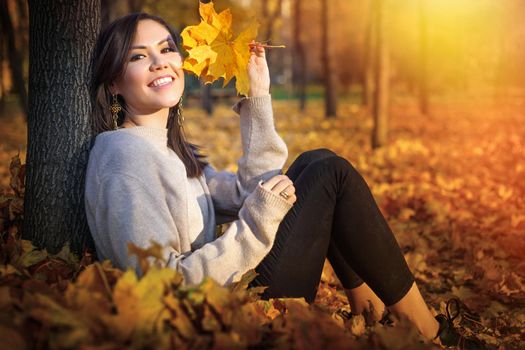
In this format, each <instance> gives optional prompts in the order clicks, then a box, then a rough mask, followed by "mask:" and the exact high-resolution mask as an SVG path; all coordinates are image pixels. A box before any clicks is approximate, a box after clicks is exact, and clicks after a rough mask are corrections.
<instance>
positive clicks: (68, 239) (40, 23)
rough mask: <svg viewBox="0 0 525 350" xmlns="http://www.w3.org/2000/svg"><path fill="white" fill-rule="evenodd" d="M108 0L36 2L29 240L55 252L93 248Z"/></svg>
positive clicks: (32, 5) (32, 7)
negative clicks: (91, 212) (98, 70)
mask: <svg viewBox="0 0 525 350" xmlns="http://www.w3.org/2000/svg"><path fill="white" fill-rule="evenodd" d="M99 28H100V0H82V1H80V0H77V1H71V0H47V1H40V0H29V32H30V36H29V46H30V55H29V62H30V64H29V118H28V152H27V162H26V164H27V165H26V166H27V168H26V169H27V170H26V171H27V172H26V194H25V203H24V228H23V235H22V237H24V238H25V239H29V240H31V241H33V243H34V244H35V245H36V246H38V247H45V248H47V249H48V251H50V252H57V251H59V250H60V249H61V248H62V246H63V245H64V244H66V243H69V244H70V247H71V249H72V250H73V251H74V252H76V253H80V252H82V251H83V250H84V248H86V247H87V248H92V240H91V236H90V234H89V228H88V225H87V221H86V215H85V207H84V182H85V181H84V176H85V168H86V165H87V161H88V156H89V151H90V148H91V147H90V146H91V141H92V136H93V135H92V131H91V128H90V123H89V113H90V110H91V104H90V101H89V90H88V86H89V84H88V79H89V77H90V75H91V65H92V62H91V53H92V49H93V47H94V44H95V40H96V37H97V34H98V31H99Z"/></svg>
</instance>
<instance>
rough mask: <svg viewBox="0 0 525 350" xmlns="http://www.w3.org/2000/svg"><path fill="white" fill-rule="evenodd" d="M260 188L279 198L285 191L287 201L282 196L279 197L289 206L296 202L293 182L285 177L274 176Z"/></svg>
mask: <svg viewBox="0 0 525 350" xmlns="http://www.w3.org/2000/svg"><path fill="white" fill-rule="evenodd" d="M262 186H263V187H264V188H266V189H267V190H270V191H271V192H273V193H274V194H276V195H279V196H281V192H283V191H285V192H286V194H287V195H288V199H287V198H285V197H284V196H281V197H282V198H283V199H285V200H286V201H287V202H289V203H291V204H293V203H295V201H296V200H297V197H296V196H295V187H294V185H293V182H292V180H290V179H289V178H288V176H286V175H277V176H274V177H272V178H271V179H270V180H268V181H266V182H264V183H263V184H262Z"/></svg>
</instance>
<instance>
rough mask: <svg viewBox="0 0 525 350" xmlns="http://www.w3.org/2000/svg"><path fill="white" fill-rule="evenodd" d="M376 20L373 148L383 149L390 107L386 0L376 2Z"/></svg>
mask: <svg viewBox="0 0 525 350" xmlns="http://www.w3.org/2000/svg"><path fill="white" fill-rule="evenodd" d="M374 5H375V6H374V10H375V14H374V19H375V30H374V32H375V34H376V35H375V45H374V46H375V48H376V49H375V55H374V56H375V57H374V82H375V83H374V85H375V89H374V101H373V104H372V105H373V110H372V114H373V118H374V127H373V129H372V148H377V147H381V146H383V145H384V144H386V142H387V137H388V106H389V92H390V91H389V88H390V86H389V78H390V76H389V53H388V45H387V40H386V38H385V34H386V33H385V12H386V11H385V0H374Z"/></svg>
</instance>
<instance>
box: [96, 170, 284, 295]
mask: <svg viewBox="0 0 525 350" xmlns="http://www.w3.org/2000/svg"><path fill="white" fill-rule="evenodd" d="M97 202H98V203H97V205H96V208H97V210H96V215H95V222H96V226H97V232H98V235H99V236H98V237H95V241H96V243H97V249H100V250H102V251H101V253H102V255H103V256H105V257H106V258H109V259H110V260H111V261H112V262H113V264H114V265H115V266H117V267H119V268H121V269H126V268H128V267H132V268H133V269H135V271H136V272H137V274H139V275H140V274H141V271H140V267H139V266H138V262H137V259H136V257H135V256H129V255H128V250H127V245H128V243H129V242H131V243H133V244H135V245H137V246H139V247H141V248H147V247H148V246H150V245H151V241H152V240H153V241H156V242H158V243H160V244H161V245H162V246H163V247H164V250H163V256H164V258H165V259H166V262H167V263H166V264H167V266H168V267H171V268H174V269H176V270H177V271H178V272H180V273H181V274H182V276H183V277H184V284H196V283H199V282H201V281H202V279H203V278H204V277H206V276H210V277H212V278H213V279H215V280H216V281H217V282H219V283H220V284H223V285H227V284H230V283H231V282H235V281H238V280H239V279H240V277H241V276H242V275H243V274H244V273H245V272H246V271H248V270H250V269H252V268H255V267H256V266H257V264H259V262H260V261H261V260H262V259H263V258H264V256H265V255H266V254H267V253H268V252H269V251H270V249H271V247H272V245H273V242H274V239H275V234H276V232H277V229H278V227H279V223H280V222H281V221H282V219H283V218H284V216H285V215H286V213H287V212H288V211H289V210H290V208H291V207H292V205H291V204H290V203H288V202H287V201H285V200H284V199H282V198H281V197H279V196H278V195H275V194H273V193H272V192H271V191H268V190H266V189H265V188H264V187H262V186H261V185H260V184H258V186H257V188H256V190H254V191H253V192H252V193H251V194H249V195H248V197H247V198H246V200H245V203H244V205H243V206H242V207H241V209H240V211H239V219H238V220H236V221H235V222H234V223H233V224H232V225H230V227H229V228H228V229H227V230H226V232H225V233H224V234H223V235H222V236H221V237H219V238H218V239H216V240H214V241H212V242H209V243H206V244H204V245H203V246H202V247H201V248H199V249H197V250H195V251H193V252H186V253H184V254H181V252H179V251H177V250H176V249H175V247H177V246H179V244H178V239H179V232H178V229H177V225H176V223H175V222H173V219H172V216H171V213H170V210H169V208H168V205H167V203H166V201H165V198H163V197H162V196H159V195H158V192H157V191H156V190H155V188H152V186H147V185H146V184H145V183H144V182H143V181H141V180H140V179H137V178H134V177H132V176H128V175H124V174H116V175H112V176H107V177H105V179H104V180H103V181H102V183H101V186H100V191H99V197H98V200H97Z"/></svg>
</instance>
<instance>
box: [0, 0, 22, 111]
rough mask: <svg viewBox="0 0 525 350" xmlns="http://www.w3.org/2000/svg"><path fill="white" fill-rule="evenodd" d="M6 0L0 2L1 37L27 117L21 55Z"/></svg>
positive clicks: (20, 101)
mask: <svg viewBox="0 0 525 350" xmlns="http://www.w3.org/2000/svg"><path fill="white" fill-rule="evenodd" d="M9 10H10V9H9V6H8V2H7V0H2V1H1V2H0V19H1V24H2V31H3V39H5V41H6V47H5V48H6V50H7V55H6V56H7V58H8V60H9V67H10V70H11V77H12V79H13V83H14V87H15V90H16V92H17V94H18V97H19V103H20V107H21V109H22V112H23V113H24V114H25V115H26V117H27V92H26V87H25V82H24V71H23V62H24V60H23V56H22V54H21V52H20V50H19V48H18V47H17V45H16V37H15V32H16V30H15V27H14V24H13V21H12V16H11V14H10V11H9Z"/></svg>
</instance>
